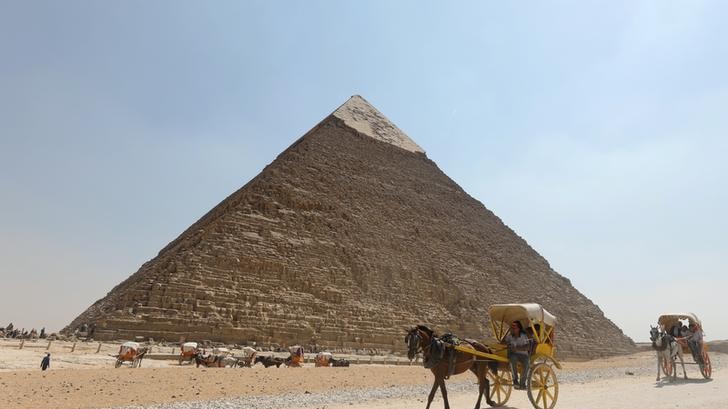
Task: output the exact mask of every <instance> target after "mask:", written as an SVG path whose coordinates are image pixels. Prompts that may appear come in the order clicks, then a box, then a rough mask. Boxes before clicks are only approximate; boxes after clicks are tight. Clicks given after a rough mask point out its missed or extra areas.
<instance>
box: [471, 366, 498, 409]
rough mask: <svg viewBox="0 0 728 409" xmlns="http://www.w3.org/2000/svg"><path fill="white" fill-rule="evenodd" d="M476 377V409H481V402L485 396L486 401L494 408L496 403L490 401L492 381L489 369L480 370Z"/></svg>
mask: <svg viewBox="0 0 728 409" xmlns="http://www.w3.org/2000/svg"><path fill="white" fill-rule="evenodd" d="M475 375H476V376H477V377H478V391H479V393H478V401H477V402H475V409H480V401H481V399H483V394H485V401H486V402H487V403H488V405H490V406H493V405H494V404H495V402H493V401H492V400H491V399H490V381H489V380H488V376H487V375H488V369H487V368H479V369H478V371H477V372H476V373H475Z"/></svg>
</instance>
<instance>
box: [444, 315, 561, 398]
mask: <svg viewBox="0 0 728 409" xmlns="http://www.w3.org/2000/svg"><path fill="white" fill-rule="evenodd" d="M488 313H489V315H490V326H491V330H492V331H493V336H494V337H495V339H496V341H497V343H494V344H489V345H487V346H488V348H490V349H491V350H492V351H493V352H492V353H485V352H480V351H475V350H472V349H469V348H465V347H461V346H455V349H457V350H459V351H462V352H466V353H469V354H472V355H474V356H475V357H476V359H478V360H484V361H492V362H496V363H497V370H496V371H490V372H489V374H488V377H489V380H490V390H489V391H488V394H489V396H490V398H491V399H492V400H493V401H494V402H495V406H503V405H505V404H506V402H508V399H509V398H510V396H511V392H512V390H513V380H512V375H511V368H510V362H509V360H508V349H507V347H506V346H505V345H504V341H505V338H506V336H507V335H508V334H509V331H510V324H511V323H512V322H514V321H518V322H520V323H521V326H522V327H523V328H524V330H525V332H526V334H527V335H528V337H529V340H530V365H529V367H530V369H529V371H528V374H523V376H526V379H527V380H526V392H527V393H528V399H529V400H530V401H531V404H532V405H533V406H534V407H535V408H537V409H552V408H553V407H554V406H555V405H556V401H557V400H558V397H559V383H558V380H557V378H556V372H555V371H554V368H557V369H561V364H560V363H559V362H558V360H557V359H556V357H555V353H556V345H555V343H554V337H555V332H554V331H555V329H556V322H557V320H556V317H555V316H554V315H552V314H551V313H549V312H548V311H546V309H544V308H543V307H542V306H541V305H539V304H536V303H525V304H496V305H492V306H491V307H490V308H489V310H488ZM520 369H521V371H519V372H521V373H523V372H522V368H520Z"/></svg>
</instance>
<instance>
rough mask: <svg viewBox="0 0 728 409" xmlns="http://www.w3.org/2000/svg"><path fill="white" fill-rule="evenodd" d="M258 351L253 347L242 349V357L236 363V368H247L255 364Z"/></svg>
mask: <svg viewBox="0 0 728 409" xmlns="http://www.w3.org/2000/svg"><path fill="white" fill-rule="evenodd" d="M257 354H258V351H257V350H256V349H255V348H253V347H243V356H242V357H241V358H240V360H239V361H238V366H241V367H246V368H249V367H251V366H253V365H254V364H255V356H256V355H257Z"/></svg>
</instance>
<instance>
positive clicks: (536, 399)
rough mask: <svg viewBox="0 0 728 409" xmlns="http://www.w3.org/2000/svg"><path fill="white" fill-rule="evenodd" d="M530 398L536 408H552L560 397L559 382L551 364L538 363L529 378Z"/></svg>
mask: <svg viewBox="0 0 728 409" xmlns="http://www.w3.org/2000/svg"><path fill="white" fill-rule="evenodd" d="M527 388H528V399H529V400H530V401H531V404H533V407H534V408H536V409H552V408H553V407H554V405H556V400H557V399H558V398H559V382H558V380H556V373H555V372H554V369H553V368H552V367H551V365H549V364H547V363H539V364H536V365H535V366H534V367H533V368H532V369H531V376H530V377H529V378H528V385H527Z"/></svg>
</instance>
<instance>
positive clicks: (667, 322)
mask: <svg viewBox="0 0 728 409" xmlns="http://www.w3.org/2000/svg"><path fill="white" fill-rule="evenodd" d="M680 320H688V322H689V323H690V325H693V324H696V325H697V326H698V328H700V329H701V330H702V329H703V324H702V323H701V322H700V319H699V318H698V316H697V315H695V314H694V313H692V312H680V313H673V314H662V315H660V318H658V319H657V324H658V325H660V326H661V327H662V329H663V330H665V331H667V330H669V329H670V328H671V327H672V326H673V325H675V324H677V323H678V322H680Z"/></svg>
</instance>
